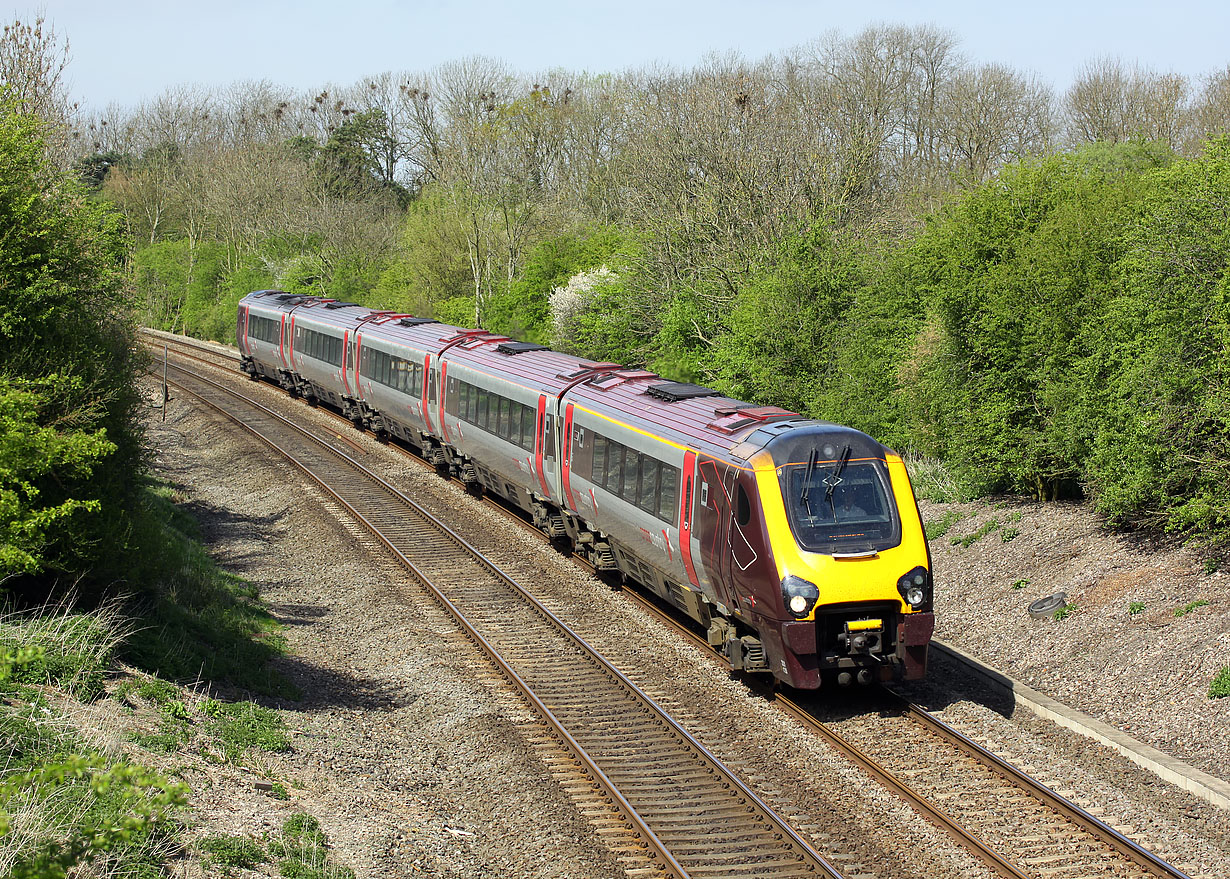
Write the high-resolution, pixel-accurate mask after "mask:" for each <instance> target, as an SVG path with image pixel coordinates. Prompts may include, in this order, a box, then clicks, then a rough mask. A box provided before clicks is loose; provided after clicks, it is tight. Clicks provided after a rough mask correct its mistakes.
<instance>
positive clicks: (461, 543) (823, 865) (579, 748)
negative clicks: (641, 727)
mask: <svg viewBox="0 0 1230 879" xmlns="http://www.w3.org/2000/svg"><path fill="white" fill-rule="evenodd" d="M175 368H176V369H178V370H180V371H181V372H184V373H186V374H188V375H190V376H192V378H193V379H195V380H196V381H200V382H203V383H205V384H207V385H210V386H212V387H213V388H215V389H217V390H220V391H222V392H224V393H226V394H228V395H230V396H232V397H234V398H236V399H239V400H241V401H243V402H244V403H245V404H247V405H249V406H253V407H255V408H257V409H259V410H261V411H262V412H264V413H265V414H266V415H268V416H269V417H272V418H273V419H275V421H276V422H277V423H278V424H279V425H280V426H283V427H285V428H286V429H288V430H291V431H293V432H294V433H296V434H298V435H299V436H302V437H304V438H305V439H307V440H308V441H310V442H312V443H314V444H316V445H317V446H319V447H320V448H322V449H324V450H325V451H327V452H328V453H329V454H331V455H334V456H336V457H337V458H340V459H341V460H343V461H344V462H345V463H346V464H347V465H348V466H349V467H351V468H353V469H355V470H357V471H359V472H360V473H362V474H363V475H364V476H365V477H366V478H367V479H368V480H370V481H372V482H373V483H374V484H376V485H378V486H380V487H381V488H382V490H384V491H385V492H386V493H388V494H389V495H391V496H393V497H395V498H396V499H397V500H398V502H399V503H401V504H403V505H405V506H407V507H409V508H410V509H412V510H414V511H416V513H417V514H418V515H420V516H421V517H423V518H424V520H426V521H427V522H428V523H430V524H431V525H432V526H433V527H435V528H437V529H438V530H439V531H440V532H442V533H443V534H445V535H446V536H447V537H448V538H449V539H450V540H451V541H453V542H454V543H455V544H456V545H457V546H458V547H459V548H462V549H464V550H465V551H466V552H467V554H468V555H469V556H470V557H471V558H472V559H473V560H475V561H477V562H478V563H479V564H481V565H482V566H483V567H484V568H486V569H487V570H488V571H490V572H491V573H492V574H493V575H494V576H496V577H497V578H499V580H500V581H502V582H503V583H505V584H506V585H507V586H508V587H509V588H511V589H513V590H514V591H515V592H517V593H518V594H519V595H520V596H521V597H522V598H523V600H525V601H526V602H527V603H528V604H529V605H530V606H531V607H532V608H533V610H534V611H535V612H536V613H537V614H538V615H539V616H541V617H542V618H543V619H544V620H546V621H547V622H549V623H550V624H551V625H552V626H553V627H554V628H556V629H557V630H558V631H560V632H561V633H562V634H564V635H565V637H567V638H568V639H569V640H570V641H572V642H573V643H574V644H575V645H576V646H577V648H578V649H580V650H583V651H585V652H586V653H587V654H588V655H589V657H590V658H591V660H592V661H594V662H596V664H597V665H599V666H600V667H601V668H602V669H603V671H604V672H605V673H606V674H607V675H608V676H610V677H611V678H612V679H613V680H614V681H615V682H616V683H617V684H618V685H619V686H621V687H622V688H623V689H625V690H626V691H627V692H628V693H630V694H631V695H632V696H633V697H634V698H636V699H637V700H638V701H639V702H641V703H642V704H644V705H645V706H647V707H649V708H650V709H651V710H653V711H654V712H656V714H657V715H658V716H659V717H660V718H661V720H662V721H663V722H664V723H665V724H666V725H667V726H669V727H670V729H671V730H672V731H673V732H674V734H675V735H677V736H678V737H679V738H681V739H682V740H683V741H685V742H686V743H687V745H688V746H689V747H690V748H691V749H692V750H693V751H694V752H695V753H697V754H698V755H700V757H701V762H702V763H707V764H708V765H709V766H710V767H712V770H713V771H717V772H719V773H720V774H721V775H722V776H723V778H724V779H725V780H726V782H728V783H729V786H730V787H732V788H733V789H734V791H735V792H736V793H737V794H738V796H740V797H742V798H743V799H744V800H745V801H746V802H747V803H749V804H751V806H753V807H754V808H756V809H758V810H759V811H760V813H761V815H763V816H764V817H765V818H767V819H768V820H769V821H770V822H771V823H772V824H773V825H774V826H775V827H776V829H777V832H778V833H780V835H781V836H782V837H785V838H786V839H787V840H788V841H789V844H790V845H791V846H793V847H794V848H795V849H797V850H798V851H799V852H801V853H802V855H803V856H804V857H805V858H806V859H808V860H810V861H811V862H812V865H813V866H814V869H813V868H812V867H808V868H807V869H808V870H810V871H812V872H819V873H822V874H824V875H827V876H829V877H831V879H840V876H841V874H840V873H838V871H837V870H836V869H834V868H833V867H832V865H830V864H829V863H828V862H827V861H825V860H824V858H823V857H822V856H821V855H820V854H819V853H818V852H816V851H815V849H814V848H812V847H811V845H810V844H809V843H807V842H806V841H805V840H803V839H802V838H801V837H800V836H799V835H798V834H797V833H796V832H795V831H794V830H793V828H791V827H790V826H789V824H787V823H786V822H785V821H784V820H782V819H781V818H780V817H779V816H778V815H777V814H776V813H775V812H774V811H773V810H772V808H771V807H769V806H768V805H767V804H766V803H765V802H764V801H763V800H762V799H761V798H760V797H759V796H758V795H756V794H755V793H754V792H753V791H752V790H751V789H750V788H748V787H747V786H746V785H745V784H744V783H743V782H742V781H741V780H740V779H738V778H737V777H736V776H735V775H734V774H733V773H732V772H730V770H728V769H726V768H725V767H724V766H723V764H722V763H721V762H720V761H719V760H718V759H717V758H716V757H714V756H713V754H712V753H711V752H709V751H708V750H707V749H706V748H705V747H704V746H703V745H702V744H701V743H700V742H699V741H697V740H696V739H695V738H694V737H693V736H692V735H691V734H690V733H689V732H688V731H687V730H686V729H684V728H683V727H682V726H680V725H679V724H678V723H677V722H676V721H675V720H674V719H673V718H671V717H670V716H669V715H667V714H666V712H665V711H663V710H662V709H661V708H660V707H659V706H657V704H656V703H655V702H654V701H653V700H652V699H651V698H650V697H649V696H648V695H646V694H645V693H644V692H643V691H641V690H640V689H639V688H638V687H636V685H635V684H634V683H633V682H632V681H631V680H630V679H628V678H627V677H626V676H625V675H623V673H621V672H620V671H619V670H618V669H616V668H615V667H614V666H613V665H611V664H610V663H609V662H608V661H607V660H606V659H605V658H604V657H602V656H601V655H600V654H598V653H597V651H595V650H593V648H591V647H589V645H588V644H586V643H585V642H584V640H582V639H581V638H580V637H579V636H578V635H577V634H576V633H575V632H573V631H572V630H571V629H570V628H569V627H568V626H567V625H566V624H564V623H563V621H562V620H560V619H559V618H558V617H556V616H555V615H554V614H553V613H552V612H551V611H550V610H549V609H547V608H546V607H545V606H543V605H542V604H541V603H540V602H538V601H537V599H535V598H534V597H533V596H532V595H530V594H529V593H528V592H527V591H526V590H525V589H524V588H523V587H521V586H520V584H518V583H517V582H516V581H515V580H513V579H512V578H511V577H509V576H508V575H507V574H505V573H504V572H503V571H501V570H500V569H499V568H498V566H496V565H495V563H494V562H492V561H491V560H490V559H488V558H486V557H485V556H484V555H483V554H482V553H481V552H480V551H478V550H477V549H476V548H474V547H473V546H471V545H470V544H469V543H468V542H467V541H465V539H464V538H462V537H461V536H460V535H458V534H457V533H456V532H455V531H453V530H452V529H451V528H449V527H448V526H447V525H444V524H443V523H442V522H439V521H438V520H437V519H436V518H435V517H433V516H431V514H430V513H428V512H427V511H426V510H424V509H423V508H422V507H421V506H419V505H418V504H417V503H415V502H414V501H413V500H411V499H410V498H408V497H406V496H405V495H404V494H402V493H401V492H400V491H398V490H397V489H396V488H394V487H393V486H391V485H389V484H388V483H387V482H385V481H384V480H383V479H381V478H380V477H379V476H378V475H377V474H375V473H373V472H372V471H371V470H369V469H368V468H366V467H364V466H363V465H362V464H361V463H359V462H358V461H356V460H354V459H353V458H351V457H350V456H349V455H347V454H346V453H345V452H343V451H341V450H339V449H337V448H335V447H333V446H331V445H330V444H329V443H328V442H326V441H324V440H322V439H321V438H320V437H318V436H315V435H314V434H313V433H312V432H311V431H308V430H306V429H304V428H303V427H301V426H300V425H297V424H295V423H294V422H292V421H290V420H289V419H286V418H284V417H283V416H281V415H279V414H278V413H276V412H273V411H272V410H270V409H268V407H265V406H263V405H262V404H260V403H259V402H257V401H255V400H252V399H251V398H249V397H247V396H246V395H244V394H241V393H239V392H237V391H234V390H233V389H230V388H226V387H225V386H223V385H220V384H218V383H217V382H214V381H212V380H210V379H208V378H205V377H204V376H200V375H197V374H194V373H191V372H190V371H189V370H187V369H184V368H183V367H182V366H178V365H176V367H175ZM175 384H176V386H177V387H179V388H180V389H181V390H183V391H185V392H187V393H189V394H192V395H193V396H195V397H197V398H198V399H200V400H201V401H202V402H204V403H205V404H206V405H209V406H211V407H212V408H214V409H216V410H217V411H219V412H221V413H222V414H224V415H225V416H226V417H227V418H229V419H230V420H232V421H233V422H235V423H236V424H238V425H240V426H241V427H243V428H244V429H245V430H247V431H249V432H251V433H253V434H254V435H256V436H257V437H258V438H260V439H261V440H262V442H264V443H265V444H266V445H268V446H270V447H271V448H273V449H275V450H277V451H278V452H280V453H281V454H283V455H287V457H288V458H289V460H291V462H292V463H293V464H294V465H295V466H296V467H297V469H299V470H300V471H301V472H303V473H304V474H305V475H306V476H308V477H309V478H310V479H311V480H312V481H313V482H315V483H316V484H317V485H319V486H320V487H321V488H322V489H323V490H324V491H325V492H326V493H327V494H329V496H331V497H332V498H334V499H335V500H336V501H337V502H338V503H340V504H341V505H342V506H343V508H344V509H346V511H347V512H348V513H349V514H350V515H353V516H354V517H355V518H356V520H357V521H358V522H359V523H360V524H362V525H363V526H364V527H365V528H366V529H367V530H369V531H371V532H372V533H373V534H374V535H375V536H376V538H377V539H378V540H380V541H381V543H383V544H384V545H385V546H386V547H388V548H389V549H390V550H391V551H392V552H393V553H394V555H395V557H396V558H397V559H398V560H399V561H400V562H401V563H402V564H403V565H404V566H406V567H407V570H409V571H410V572H411V574H412V575H413V576H414V577H415V579H417V580H418V581H419V582H421V583H422V584H423V585H424V586H425V587H426V588H428V589H429V590H430V591H431V592H432V594H433V595H434V597H435V598H436V600H437V601H439V602H440V603H441V605H442V606H443V607H444V608H445V609H446V610H447V611H448V612H449V613H450V615H452V616H454V618H455V619H457V620H458V623H459V624H460V625H461V626H462V628H463V630H465V631H466V633H467V636H468V637H471V638H472V639H473V640H474V641H475V643H476V644H478V645H479V646H480V648H481V649H483V651H484V652H485V653H487V654H488V655H489V656H490V657H491V658H492V659H493V661H495V662H496V664H497V666H498V667H499V668H500V670H501V673H503V674H505V676H506V677H508V679H509V680H510V681H512V682H513V683H514V684H515V685H516V686H517V687H518V689H519V690H521V691H522V692H523V693H524V694H525V695H526V696H527V698H528V699H529V700H530V702H531V704H532V705H533V706H534V708H535V710H537V711H538V712H539V713H540V715H541V716H543V718H544V719H545V720H547V722H548V723H549V724H550V725H551V726H552V727H553V728H554V729H555V730H556V731H557V732H558V734H559V735H560V736H561V738H562V739H563V740H564V742H565V743H566V744H567V746H568V748H569V749H570V750H572V751H573V753H574V754H575V755H576V756H577V757H578V759H579V760H581V762H582V763H584V764H585V765H586V766H587V767H588V769H587V771H588V772H589V773H590V774H591V777H593V778H594V780H595V781H596V782H597V783H598V784H599V785H600V786H601V787H602V789H603V790H604V791H606V792H607V794H608V795H609V796H610V797H611V798H612V800H614V801H615V802H616V803H617V804H618V805H619V808H620V811H622V812H623V813H624V814H625V816H627V817H628V819H629V821H630V823H631V824H633V825H634V828H633V829H634V832H636V833H637V835H639V836H641V838H642V839H643V840H644V841H645V842H646V843H647V844H648V845H649V846H650V847H651V848H653V849H654V851H655V852H656V853H657V855H658V856H659V857H660V858H661V863H662V865H664V866H665V867H666V868H667V869H669V870H671V871H672V872H673V873H675V875H677V876H679V877H680V879H687V877H688V876H689V873H688V872H687V870H686V869H685V868H684V867H683V866H682V865H681V864H680V863H679V861H678V860H677V859H676V858H675V857H674V855H672V854H671V852H670V851H669V849H668V847H667V846H666V844H665V843H663V841H662V840H661V839H660V837H659V835H658V834H657V833H656V832H655V831H654V830H653V829H652V828H651V827H650V826H649V824H648V822H647V821H646V820H645V819H644V818H643V817H642V816H641V815H640V813H639V811H638V810H637V809H636V808H635V807H634V805H633V804H632V803H631V802H630V801H629V800H628V798H627V797H625V796H624V794H623V793H622V792H621V791H620V790H619V789H618V786H617V785H616V783H615V782H614V781H613V780H612V779H611V778H610V776H609V774H608V773H607V772H605V771H604V770H603V769H602V767H601V766H600V765H599V764H598V761H597V759H596V758H594V757H593V756H592V755H590V754H589V753H588V751H587V750H586V749H585V748H584V746H583V745H582V744H581V743H580V742H579V741H578V740H577V739H576V737H575V736H573V735H572V734H571V733H570V732H569V731H568V730H567V729H566V728H565V725H564V724H563V722H562V721H561V720H560V719H559V718H558V717H557V716H556V714H555V713H554V712H553V711H551V709H550V707H549V706H547V705H546V704H545V703H544V702H543V701H542V700H541V699H540V698H538V696H537V695H536V694H535V693H534V692H533V690H532V687H531V686H530V685H529V683H528V682H527V681H525V680H524V678H523V677H522V676H521V675H520V674H519V673H518V672H517V671H516V670H515V669H514V668H513V667H512V666H511V665H510V664H509V663H508V662H506V661H505V660H504V659H503V658H502V657H501V656H500V655H499V652H498V649H497V648H496V647H495V646H494V645H493V644H491V642H490V641H489V640H488V639H487V638H485V637H484V636H483V635H482V634H481V633H480V632H478V630H477V628H476V627H475V626H474V625H473V624H472V623H471V622H470V621H469V620H468V618H467V617H466V616H465V614H464V613H463V612H462V611H461V609H460V608H458V607H457V606H456V604H455V603H454V602H452V601H451V600H450V599H449V598H448V597H447V596H446V595H445V594H444V592H443V591H442V590H441V588H440V587H439V586H438V585H437V584H435V583H433V582H432V581H431V580H430V578H429V577H428V576H427V575H426V574H425V573H424V572H423V571H422V570H421V568H419V566H417V565H415V564H414V562H413V561H411V560H410V559H409V558H408V557H407V556H406V555H405V554H404V553H402V552H401V551H400V549H398V548H397V547H396V546H395V545H394V544H393V543H392V541H390V540H389V539H388V538H387V537H386V536H385V535H384V534H383V532H382V531H381V529H380V528H379V527H378V526H377V525H376V524H374V523H372V522H370V521H369V520H368V519H367V517H365V516H364V515H363V514H362V513H361V512H360V511H359V510H357V509H355V507H354V506H353V505H351V504H350V503H348V502H347V501H346V500H345V498H343V497H341V496H340V495H339V494H338V493H337V492H336V491H335V490H334V489H333V488H332V487H331V486H330V485H329V484H328V482H327V480H325V479H324V478H323V477H321V476H320V475H318V474H316V473H314V472H313V471H312V470H311V468H309V467H307V466H306V465H304V464H303V463H302V462H300V461H298V460H296V459H295V458H294V457H293V456H289V455H288V454H287V452H286V451H285V450H283V449H281V448H280V447H278V446H277V445H276V444H275V443H274V442H273V441H272V440H271V439H269V438H267V437H265V436H263V435H262V434H261V433H260V432H259V431H258V430H257V429H256V428H255V427H253V426H252V425H251V424H249V423H247V422H245V421H244V420H243V419H240V418H239V417H237V416H235V415H234V414H233V413H230V412H228V411H227V410H226V409H225V408H224V407H222V406H219V405H218V404H217V403H215V402H214V401H211V400H209V399H208V398H207V397H205V396H203V395H201V394H200V393H198V392H196V391H194V390H193V389H191V388H189V387H187V386H186V385H185V384H184V383H183V382H180V381H177V382H175ZM749 811H750V810H749Z"/></svg>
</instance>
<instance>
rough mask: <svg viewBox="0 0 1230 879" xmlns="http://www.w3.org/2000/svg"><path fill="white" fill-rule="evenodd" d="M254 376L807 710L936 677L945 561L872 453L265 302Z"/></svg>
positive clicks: (796, 424) (426, 332) (580, 362)
mask: <svg viewBox="0 0 1230 879" xmlns="http://www.w3.org/2000/svg"><path fill="white" fill-rule="evenodd" d="M237 342H238V346H239V349H240V352H241V358H242V367H241V368H242V369H243V370H244V371H246V372H247V373H248V374H249V375H250V376H251V377H252V378H253V379H258V378H265V379H268V380H270V381H273V382H276V383H278V384H279V385H281V386H282V387H284V388H286V389H287V390H289V391H290V392H292V393H294V394H297V395H300V396H302V397H304V398H306V399H307V400H308V401H309V402H313V403H316V402H321V403H326V404H329V405H331V406H334V407H336V408H337V409H339V410H340V411H341V412H342V413H343V414H345V415H346V416H347V417H349V418H350V420H351V421H352V422H353V423H354V424H355V425H356V426H357V427H360V428H366V429H369V430H371V431H373V432H374V433H375V434H376V435H377V436H379V437H396V438H398V439H400V440H402V441H404V442H406V443H409V444H410V445H412V446H414V447H415V448H417V449H418V450H419V451H420V452H421V454H422V455H423V456H424V457H425V458H426V459H427V460H428V461H431V462H433V463H434V464H435V465H436V466H437V468H438V469H440V470H441V471H442V472H451V473H452V474H455V475H456V476H457V477H459V478H460V479H461V480H463V481H464V482H465V483H466V484H467V485H468V486H471V487H473V488H475V489H476V490H477V489H479V488H480V487H481V490H482V491H485V492H487V493H490V494H493V495H497V496H499V497H501V498H503V499H505V500H506V501H507V502H509V503H511V504H513V505H515V506H516V507H519V508H520V509H521V510H523V511H524V512H525V513H526V514H527V515H528V516H529V517H530V518H531V520H532V521H533V523H534V524H535V525H536V526H537V527H538V528H540V529H541V530H542V531H543V532H544V533H545V534H547V535H548V536H549V537H551V538H553V539H554V540H555V541H556V542H557V543H560V544H564V545H569V546H571V547H572V548H573V549H574V550H575V551H576V552H578V553H579V554H581V555H582V556H584V557H585V558H587V559H588V560H589V561H590V562H591V563H592V564H593V565H594V566H595V567H596V568H597V569H598V570H599V571H605V572H611V574H612V575H613V576H621V577H623V578H626V579H629V580H634V581H636V582H637V583H639V584H641V586H643V587H644V588H646V589H648V590H650V591H652V592H653V593H655V594H656V595H657V596H659V597H660V598H661V599H663V600H665V601H667V602H669V603H670V604H672V605H673V606H675V607H677V608H678V609H679V610H681V611H683V612H684V613H686V614H687V615H688V616H689V617H691V618H692V619H693V620H695V621H697V622H698V623H699V624H700V625H701V626H702V627H704V628H705V629H706V630H707V631H708V639H709V643H710V644H711V645H712V646H713V648H714V649H715V650H717V651H718V652H720V653H721V654H722V655H723V656H724V657H725V658H726V660H727V661H728V662H729V664H730V667H731V668H732V669H737V670H743V671H746V672H764V673H769V674H772V675H773V676H774V677H776V678H777V679H778V680H779V681H781V682H783V683H785V684H787V685H789V686H792V687H797V688H803V689H814V688H817V687H820V686H822V685H824V686H831V685H832V684H834V683H837V684H842V685H846V684H850V683H853V682H854V681H858V682H860V683H871V682H872V681H890V680H902V679H904V680H915V679H919V678H921V677H923V676H924V674H925V672H926V666H927V647H928V644H929V643H930V640H931V635H932V629H933V626H934V617H933V613H932V576H931V558H930V553H929V551H928V548H927V542H926V538H925V537H924V535H923V526H922V521H921V518H920V516H919V513H918V506H917V503H916V501H915V498H914V494H913V491H912V489H911V487H910V480H909V477H908V476H907V474H906V469H905V465H904V463H903V462H902V460H901V457H900V456H899V455H897V454H896V453H894V452H893V451H891V450H889V449H888V448H886V447H884V446H882V445H881V444H880V443H878V442H876V441H875V440H874V439H872V438H871V437H869V436H868V435H866V434H864V433H861V432H859V431H857V430H853V429H851V428H848V427H842V426H840V425H836V424H829V423H825V422H820V421H815V420H812V419H809V418H804V417H802V416H800V415H797V414H795V413H792V412H787V411H785V410H783V409H779V408H776V407H773V406H757V405H753V404H749V403H742V402H739V401H738V400H732V399H730V398H728V397H723V396H722V395H720V394H718V393H717V392H715V391H712V390H709V389H708V388H704V387H700V386H698V385H694V384H685V383H680V382H672V381H666V380H664V379H662V378H661V377H659V376H657V375H655V374H654V373H652V372H646V371H644V370H639V369H629V368H625V367H623V366H621V365H619V364H616V363H595V362H593V361H590V360H584V359H582V358H578V357H573V356H570V355H567V354H562V353H559V352H557V351H552V350H550V349H548V348H545V347H543V346H541V345H535V344H531V343H526V342H518V341H515V340H513V339H510V338H507V337H505V336H501V335H498V334H495V333H489V332H486V331H484V330H468V329H462V328H459V327H454V326H449V325H446V324H442V323H439V322H437V321H434V320H431V319H428V318H422V317H414V316H412V315H406V314H397V313H392V312H385V311H373V310H371V309H369V308H366V307H362V306H358V305H355V304H353V303H347V302H339V301H334V300H329V299H324V298H320V297H311V296H302V295H297V294H289V293H285V292H281V291H277V290H262V291H257V292H254V293H251V294H249V295H248V296H246V297H245V298H244V299H243V300H242V301H241V302H240V304H239V314H238V326H237Z"/></svg>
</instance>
